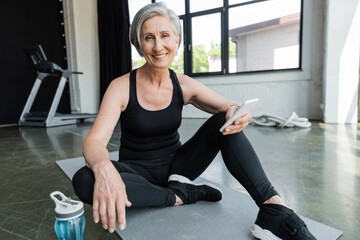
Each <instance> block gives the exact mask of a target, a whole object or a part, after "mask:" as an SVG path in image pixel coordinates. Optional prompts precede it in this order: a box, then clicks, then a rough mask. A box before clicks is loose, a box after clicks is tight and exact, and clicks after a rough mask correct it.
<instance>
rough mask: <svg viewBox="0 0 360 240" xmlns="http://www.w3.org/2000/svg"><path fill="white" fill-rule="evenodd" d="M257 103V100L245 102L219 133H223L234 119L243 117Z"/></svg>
mask: <svg viewBox="0 0 360 240" xmlns="http://www.w3.org/2000/svg"><path fill="white" fill-rule="evenodd" d="M258 101H259V99H258V98H254V99H251V100H247V101H246V102H245V103H244V104H243V105H242V106H241V107H239V108H238V109H237V110H236V112H235V113H234V114H233V115H232V116H231V117H230V118H229V119H228V120H227V121H226V123H225V124H224V125H223V126H222V127H221V128H220V132H222V131H224V129H225V128H226V127H227V126H229V125H231V124H232V123H233V122H234V121H235V119H237V118H239V117H242V116H244V115H245V114H246V113H248V112H249V111H250V109H251V108H252V107H253V106H254V105H255V104H256V103H257V102H258Z"/></svg>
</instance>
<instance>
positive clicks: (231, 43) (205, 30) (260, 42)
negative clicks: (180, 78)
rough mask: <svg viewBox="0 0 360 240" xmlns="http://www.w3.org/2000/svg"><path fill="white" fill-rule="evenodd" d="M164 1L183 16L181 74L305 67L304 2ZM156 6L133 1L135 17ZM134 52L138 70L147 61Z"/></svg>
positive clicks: (175, 64)
mask: <svg viewBox="0 0 360 240" xmlns="http://www.w3.org/2000/svg"><path fill="white" fill-rule="evenodd" d="M159 1H160V0H159ZM161 1H162V2H165V3H166V5H167V6H168V7H169V8H171V9H173V10H174V11H175V12H177V13H178V14H179V17H180V19H181V23H182V26H183V41H182V44H181V46H180V48H179V50H178V53H177V56H176V58H175V60H174V62H173V63H172V64H171V66H170V67H171V68H172V69H174V70H175V71H176V72H179V73H185V74H187V75H190V76H198V75H220V74H232V73H242V72H254V71H274V70H286V69H300V68H301V61H300V59H301V54H300V53H301V22H302V19H301V17H302V0H208V1H206V4H204V0H161ZM134 2H137V3H136V4H135V3H134ZM145 2H146V3H145ZM150 2H151V0H147V1H145V0H142V1H129V8H130V16H132V17H133V14H134V13H133V14H132V13H131V12H136V11H137V10H138V9H140V8H141V7H142V6H143V5H145V4H148V3H150ZM152 2H155V0H152ZM142 4H143V5H142ZM135 5H137V6H135ZM140 5H141V6H140ZM131 20H132V19H131ZM132 53H133V68H135V67H139V66H141V65H142V64H143V63H144V62H145V60H143V59H142V58H141V57H140V56H138V54H137V53H136V50H135V49H133V51H132ZM134 53H135V54H134Z"/></svg>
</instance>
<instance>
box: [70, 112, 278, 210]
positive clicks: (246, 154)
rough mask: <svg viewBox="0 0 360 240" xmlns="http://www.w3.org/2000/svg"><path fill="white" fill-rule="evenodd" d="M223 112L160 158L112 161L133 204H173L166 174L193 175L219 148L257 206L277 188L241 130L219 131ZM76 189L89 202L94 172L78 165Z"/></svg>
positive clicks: (206, 165)
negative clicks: (233, 131)
mask: <svg viewBox="0 0 360 240" xmlns="http://www.w3.org/2000/svg"><path fill="white" fill-rule="evenodd" d="M224 122H225V113H218V114H215V115H213V116H212V117H211V118H209V119H208V120H207V121H206V122H205V123H204V124H203V125H202V126H201V128H200V129H199V130H198V131H197V132H196V133H195V135H194V136H193V137H192V138H191V139H190V140H188V141H187V142H186V143H185V144H183V145H182V146H181V147H180V148H179V150H178V151H177V152H176V153H174V154H171V155H169V156H166V157H164V158H161V159H154V160H144V161H139V160H133V161H123V160H121V161H112V163H113V164H114V166H115V168H116V169H117V171H118V172H119V174H120V175H121V178H122V180H123V181H124V183H125V186H126V193H127V195H128V199H129V201H130V202H132V207H150V206H151V207H154V206H156V207H160V206H172V205H174V204H175V194H174V192H173V191H172V190H171V189H168V188H166V185H167V178H168V177H169V176H170V175H171V174H179V175H182V176H185V177H187V178H189V179H190V180H194V179H196V178H197V177H198V176H200V175H201V174H202V173H203V172H204V171H205V169H206V168H207V167H208V166H209V165H210V163H211V162H212V161H213V159H214V158H215V156H216V155H217V153H218V152H219V151H221V154H222V157H223V159H224V163H225V165H226V167H227V169H228V170H229V172H230V173H231V174H232V175H233V176H234V177H235V178H236V179H237V180H238V181H239V182H240V184H241V185H243V187H244V188H245V189H246V190H247V191H248V192H249V194H250V195H251V197H252V198H253V199H254V201H255V203H256V204H257V205H258V206H261V205H262V203H263V202H265V201H266V200H268V199H269V198H271V197H272V196H274V195H277V192H276V191H275V190H274V188H273V186H272V185H271V183H270V182H269V180H268V178H267V177H266V174H265V172H264V170H263V168H262V166H261V163H260V161H259V159H258V157H257V155H256V153H255V151H254V149H253V148H252V146H251V144H250V142H249V141H248V139H247V138H246V136H245V134H244V133H243V131H242V132H240V133H236V134H231V135H226V136H224V135H222V134H221V133H220V132H219V129H220V127H221V126H222V125H223V124H224ZM72 182H73V186H74V190H75V193H76V194H77V196H78V197H79V198H80V200H82V201H83V202H85V203H89V204H91V203H92V200H93V199H92V198H93V189H94V182H95V178H94V174H93V172H92V171H91V169H89V168H88V167H83V168H81V169H80V170H79V171H78V172H77V173H76V174H75V175H74V177H73V180H72Z"/></svg>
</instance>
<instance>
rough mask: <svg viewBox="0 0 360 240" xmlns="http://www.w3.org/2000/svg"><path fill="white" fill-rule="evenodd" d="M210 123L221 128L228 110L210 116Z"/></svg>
mask: <svg viewBox="0 0 360 240" xmlns="http://www.w3.org/2000/svg"><path fill="white" fill-rule="evenodd" d="M208 121H209V124H211V125H212V126H215V128H216V129H220V128H221V126H222V125H224V123H225V122H226V112H219V113H215V114H214V115H212V116H211V117H210V118H209V120H208Z"/></svg>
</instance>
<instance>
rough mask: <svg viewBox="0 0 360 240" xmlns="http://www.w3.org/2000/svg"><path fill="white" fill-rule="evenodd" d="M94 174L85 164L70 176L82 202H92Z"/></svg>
mask: <svg viewBox="0 0 360 240" xmlns="http://www.w3.org/2000/svg"><path fill="white" fill-rule="evenodd" d="M94 183H95V176H94V173H93V171H92V170H91V169H90V168H88V167H87V166H85V167H82V168H80V169H79V170H78V171H77V172H76V173H75V175H74V176H73V178H72V185H73V187H74V191H75V193H76V195H77V196H78V197H79V199H80V200H81V201H82V202H85V203H89V204H91V203H92V200H93V191H94Z"/></svg>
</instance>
